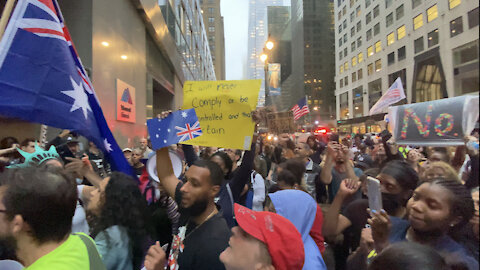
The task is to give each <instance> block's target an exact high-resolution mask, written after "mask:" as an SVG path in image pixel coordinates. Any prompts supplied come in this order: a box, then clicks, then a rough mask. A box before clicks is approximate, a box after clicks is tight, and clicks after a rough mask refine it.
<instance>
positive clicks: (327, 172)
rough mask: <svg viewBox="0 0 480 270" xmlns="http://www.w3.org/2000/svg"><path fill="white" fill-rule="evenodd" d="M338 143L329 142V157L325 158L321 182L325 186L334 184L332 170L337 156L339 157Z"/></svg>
mask: <svg viewBox="0 0 480 270" xmlns="http://www.w3.org/2000/svg"><path fill="white" fill-rule="evenodd" d="M338 147H339V144H338V143H335V142H329V143H328V145H327V155H326V158H325V164H324V165H323V168H322V172H321V173H320V180H321V181H322V183H323V184H324V185H329V184H330V183H332V168H333V162H334V159H335V156H336V155H337V153H336V152H337V149H338Z"/></svg>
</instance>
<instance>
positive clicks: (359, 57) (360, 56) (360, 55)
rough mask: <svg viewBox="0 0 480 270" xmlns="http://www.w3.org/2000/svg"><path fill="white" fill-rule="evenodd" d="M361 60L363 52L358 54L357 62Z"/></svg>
mask: <svg viewBox="0 0 480 270" xmlns="http://www.w3.org/2000/svg"><path fill="white" fill-rule="evenodd" d="M361 62H363V53H359V54H358V63H361Z"/></svg>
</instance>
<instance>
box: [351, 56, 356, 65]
mask: <svg viewBox="0 0 480 270" xmlns="http://www.w3.org/2000/svg"><path fill="white" fill-rule="evenodd" d="M356 65H357V57H356V56H354V57H353V58H352V67H354V66H356Z"/></svg>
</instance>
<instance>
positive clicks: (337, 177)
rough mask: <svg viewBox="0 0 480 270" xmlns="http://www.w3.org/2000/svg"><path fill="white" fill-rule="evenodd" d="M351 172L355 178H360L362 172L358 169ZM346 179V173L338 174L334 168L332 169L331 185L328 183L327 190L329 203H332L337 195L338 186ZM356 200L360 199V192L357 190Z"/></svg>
mask: <svg viewBox="0 0 480 270" xmlns="http://www.w3.org/2000/svg"><path fill="white" fill-rule="evenodd" d="M353 172H355V175H356V176H357V177H360V176H362V174H363V171H362V170H360V169H359V168H353ZM345 178H347V173H339V172H338V171H337V170H336V169H335V167H333V168H332V183H330V185H329V188H328V196H329V198H330V203H332V202H333V198H335V196H336V195H337V192H338V190H339V189H340V184H341V183H342V181H343V180H344V179H345ZM357 194H358V195H357V196H356V198H357V199H359V198H361V191H360V190H359V191H358V192H357Z"/></svg>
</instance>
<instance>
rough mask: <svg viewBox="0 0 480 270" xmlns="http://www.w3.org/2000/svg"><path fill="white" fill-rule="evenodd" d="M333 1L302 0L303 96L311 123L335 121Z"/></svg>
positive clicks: (322, 123) (321, 123)
mask: <svg viewBox="0 0 480 270" xmlns="http://www.w3.org/2000/svg"><path fill="white" fill-rule="evenodd" d="M333 5H334V2H333V0H303V38H304V41H303V43H304V44H303V46H304V56H303V58H304V83H305V95H307V96H308V101H309V107H310V123H311V124H314V123H318V125H323V126H327V125H334V124H335V110H336V108H335V70H333V69H332V67H333V66H335V33H334V6H333Z"/></svg>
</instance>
